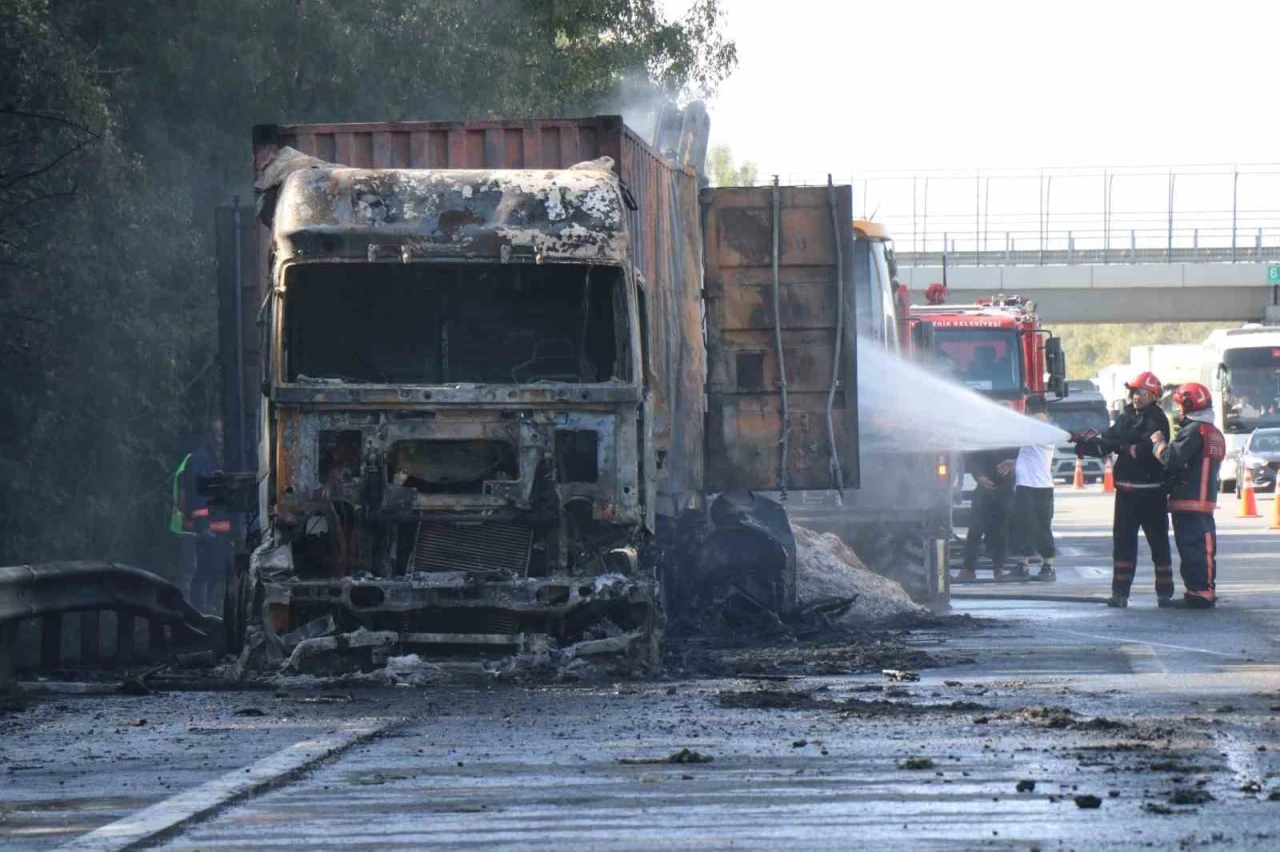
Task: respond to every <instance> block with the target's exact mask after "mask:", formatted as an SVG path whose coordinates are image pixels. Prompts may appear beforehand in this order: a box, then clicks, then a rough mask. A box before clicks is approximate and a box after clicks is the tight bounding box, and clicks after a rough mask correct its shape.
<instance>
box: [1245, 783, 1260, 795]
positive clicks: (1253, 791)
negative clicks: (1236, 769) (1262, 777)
mask: <svg viewBox="0 0 1280 852" xmlns="http://www.w3.org/2000/svg"><path fill="white" fill-rule="evenodd" d="M1240 792H1241V793H1248V794H1249V795H1251V796H1256V795H1257V794H1259V793H1261V792H1262V785H1261V784H1260V783H1258V782H1257V781H1246V782H1245V783H1243V784H1241V785H1240Z"/></svg>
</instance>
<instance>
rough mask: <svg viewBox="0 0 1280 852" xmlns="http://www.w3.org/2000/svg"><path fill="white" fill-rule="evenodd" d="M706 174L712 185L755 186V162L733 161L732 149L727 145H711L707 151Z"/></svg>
mask: <svg viewBox="0 0 1280 852" xmlns="http://www.w3.org/2000/svg"><path fill="white" fill-rule="evenodd" d="M707 174H708V175H710V176H711V183H712V184H713V185H714V186H755V183H756V177H757V175H756V164H755V163H753V162H752V161H751V160H744V161H743V162H742V164H741V165H735V164H734V162H733V151H732V149H730V148H729V146H728V145H724V144H719V145H712V146H711V150H709V151H708V152H707Z"/></svg>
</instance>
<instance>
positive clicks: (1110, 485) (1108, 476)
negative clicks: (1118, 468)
mask: <svg viewBox="0 0 1280 852" xmlns="http://www.w3.org/2000/svg"><path fill="white" fill-rule="evenodd" d="M1115 490H1116V475H1115V473H1113V472H1112V470H1111V456H1107V460H1106V461H1105V462H1103V469H1102V493H1103V494H1112V493H1114V492H1115Z"/></svg>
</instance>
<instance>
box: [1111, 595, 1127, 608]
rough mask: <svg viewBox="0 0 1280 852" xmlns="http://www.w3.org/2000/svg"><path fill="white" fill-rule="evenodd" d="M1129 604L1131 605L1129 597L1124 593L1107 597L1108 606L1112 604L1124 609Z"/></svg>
mask: <svg viewBox="0 0 1280 852" xmlns="http://www.w3.org/2000/svg"><path fill="white" fill-rule="evenodd" d="M1128 605H1129V598H1127V597H1125V596H1124V595H1112V596H1111V597H1109V598H1107V606H1112V607H1115V608H1116V609H1124V608H1125V607H1127V606H1128Z"/></svg>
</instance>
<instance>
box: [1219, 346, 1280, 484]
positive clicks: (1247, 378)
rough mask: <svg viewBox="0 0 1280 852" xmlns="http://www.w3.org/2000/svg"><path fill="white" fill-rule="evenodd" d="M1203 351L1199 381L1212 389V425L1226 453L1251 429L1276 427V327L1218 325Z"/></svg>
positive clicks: (1279, 350) (1279, 384) (1279, 361)
mask: <svg viewBox="0 0 1280 852" xmlns="http://www.w3.org/2000/svg"><path fill="white" fill-rule="evenodd" d="M1203 353H1204V354H1203V358H1202V360H1201V368H1200V382H1201V383H1202V384H1204V385H1205V386H1206V387H1208V388H1209V390H1210V391H1211V392H1212V393H1213V411H1214V420H1215V424H1216V425H1217V427H1218V428H1219V429H1221V430H1222V433H1223V434H1224V435H1225V436H1226V439H1227V455H1228V457H1231V456H1233V455H1234V454H1236V453H1239V451H1240V448H1241V447H1243V446H1244V443H1245V441H1246V440H1247V439H1248V437H1249V434H1250V433H1251V432H1253V430H1254V429H1256V428H1258V427H1260V426H1266V427H1271V426H1280V326H1264V325H1258V324H1250V325H1245V326H1243V327H1241V328H1228V329H1220V330H1218V331H1215V332H1213V333H1212V334H1210V335H1209V336H1208V337H1207V338H1206V339H1205V341H1204V344H1203ZM1230 469H1231V470H1234V468H1230ZM1227 470H1228V468H1227V467H1226V466H1225V465H1224V466H1223V474H1224V476H1225V474H1226V472H1227ZM1223 485H1224V486H1225V487H1227V488H1230V487H1231V486H1233V485H1234V480H1224V481H1223Z"/></svg>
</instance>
